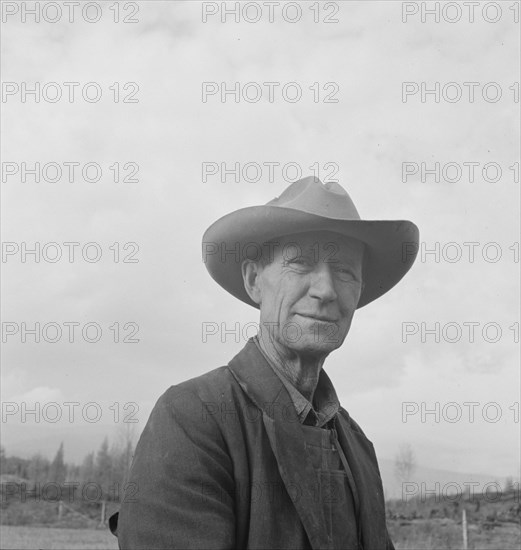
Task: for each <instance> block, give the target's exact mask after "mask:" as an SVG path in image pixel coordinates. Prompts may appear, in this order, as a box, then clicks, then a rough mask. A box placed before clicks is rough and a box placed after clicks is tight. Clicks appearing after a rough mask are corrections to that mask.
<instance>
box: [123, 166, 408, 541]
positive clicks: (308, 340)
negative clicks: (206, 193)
mask: <svg viewBox="0 0 521 550" xmlns="http://www.w3.org/2000/svg"><path fill="white" fill-rule="evenodd" d="M417 243H418V230H417V228H416V226H415V225H414V224H413V223H411V222H408V221H363V220H361V219H360V216H359V215H358V212H357V211H356V208H355V206H354V204H353V202H352V201H351V199H350V197H349V195H348V194H347V193H346V191H345V190H344V189H343V188H342V187H341V186H340V185H338V184H325V185H323V184H322V183H321V182H320V181H318V180H316V179H315V178H312V177H311V178H305V179H303V180H300V181H297V182H295V183H293V184H292V185H290V186H289V187H288V188H287V189H286V190H285V191H284V192H283V193H282V195H281V196H280V197H278V198H276V199H274V200H273V201H271V202H269V203H268V204H266V205H264V206H255V207H249V208H244V209H241V210H238V211H236V212H233V213H231V214H228V215H227V216H224V217H223V218H221V219H219V220H218V221H217V222H215V223H214V224H213V225H212V226H211V227H210V228H209V229H208V230H207V231H206V233H205V235H204V237H203V256H204V261H205V263H206V267H207V268H208V270H209V272H210V274H211V276H212V277H213V278H214V279H215V280H216V281H217V282H218V283H219V284H220V285H221V286H222V287H224V288H225V289H226V290H227V291H228V292H230V293H231V294H232V295H234V296H235V297H237V298H239V299H240V300H242V301H243V302H246V303H247V304H250V305H252V306H254V307H256V308H259V309H260V323H259V332H258V334H257V336H256V337H254V338H252V339H250V340H249V341H248V342H247V344H246V346H245V347H244V348H243V350H242V351H240V352H239V354H238V355H236V356H235V357H234V358H233V359H232V360H231V361H230V363H229V364H228V365H227V366H224V367H220V368H218V369H215V370H212V371H210V372H208V373H207V374H204V375H203V376H199V377H198V378H194V379H192V380H188V381H186V382H183V383H181V384H179V385H177V386H173V387H171V388H170V389H169V390H167V392H166V393H165V394H163V396H162V397H161V398H160V399H159V401H158V402H157V404H156V406H155V408H154V410H153V411H152V414H151V416H150V419H149V421H148V423H147V425H146V427H145V429H144V432H143V434H142V436H141V439H140V441H139V443H138V446H137V449H136V454H135V456H134V460H133V464H132V469H131V472H130V482H131V483H134V484H135V485H133V487H135V495H134V496H133V498H127V499H126V500H127V501H126V502H123V503H122V506H121V511H120V514H119V526H118V529H117V532H118V539H119V545H120V548H125V549H135V548H136V549H137V548H140V549H146V550H152V549H167V548H199V549H208V548H220V549H226V548H240V549H242V548H251V549H268V548H277V549H279V548H285V549H286V548H287V549H289V548H291V549H308V548H313V549H342V550H344V549H353V550H354V549H357V550H362V549H364V550H386V549H392V548H393V545H392V542H391V540H390V539H389V536H388V533H387V528H386V524H385V508H384V499H383V490H382V482H381V479H380V474H379V471H378V465H377V461H376V456H375V453H374V449H373V445H372V444H371V442H370V441H369V440H368V439H367V438H366V437H365V435H364V433H363V432H362V430H361V429H360V427H359V426H358V425H357V424H356V422H355V421H354V420H353V419H352V418H351V417H350V416H349V414H348V413H347V411H346V410H344V409H343V408H342V407H341V406H340V403H339V401H338V397H337V395H336V393H335V390H334V388H333V385H332V383H331V381H330V379H329V378H328V376H327V374H326V373H325V371H324V369H323V365H324V361H325V359H326V357H327V356H328V355H329V354H330V353H331V352H332V351H333V350H335V349H337V348H339V347H340V346H341V345H342V343H343V341H344V339H345V337H346V335H347V333H348V332H349V328H350V326H351V321H352V319H353V314H354V312H355V310H356V309H357V308H359V307H362V306H364V305H366V304H368V303H369V302H371V301H373V300H375V299H376V298H378V297H379V296H381V295H382V294H384V293H385V292H387V291H388V290H389V289H391V287H393V286H394V285H395V284H396V283H397V282H398V281H399V280H400V279H401V278H402V277H403V276H404V275H405V273H406V272H407V271H408V269H409V268H410V267H411V265H412V263H413V261H414V254H406V255H405V256H404V255H403V252H402V251H403V250H404V247H405V246H406V245H408V246H407V250H411V249H412V250H417V246H414V245H415V244H416V245H417Z"/></svg>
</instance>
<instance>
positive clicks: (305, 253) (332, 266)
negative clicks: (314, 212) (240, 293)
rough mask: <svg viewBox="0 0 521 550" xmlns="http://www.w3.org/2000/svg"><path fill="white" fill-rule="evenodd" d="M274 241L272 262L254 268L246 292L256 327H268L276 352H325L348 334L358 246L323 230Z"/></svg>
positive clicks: (358, 286)
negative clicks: (255, 305) (257, 313)
mask: <svg viewBox="0 0 521 550" xmlns="http://www.w3.org/2000/svg"><path fill="white" fill-rule="evenodd" d="M276 242H277V243H278V245H277V246H275V247H274V254H273V261H272V262H270V263H267V264H266V265H262V264H256V268H255V269H256V270H258V273H257V276H256V278H255V285H254V290H253V292H252V293H251V296H252V298H253V299H254V300H255V301H256V302H257V303H258V304H259V305H260V326H261V330H269V335H270V339H273V342H274V345H275V347H276V348H278V349H279V350H280V351H283V352H284V351H285V352H290V353H291V352H294V353H298V354H307V355H316V356H324V355H327V354H328V353H330V352H331V351H333V350H335V349H337V348H338V347H340V346H341V345H342V343H343V342H344V339H345V337H346V336H347V333H348V332H349V328H350V326H351V320H352V318H353V314H354V312H355V309H356V306H357V304H358V301H359V299H360V295H361V292H362V261H363V253H364V245H363V244H362V243H361V242H360V241H357V240H354V239H350V238H348V237H344V236H342V235H339V234H337V233H331V232H326V231H324V232H314V233H299V234H296V235H289V236H287V237H284V238H281V239H276ZM281 348H282V349H281Z"/></svg>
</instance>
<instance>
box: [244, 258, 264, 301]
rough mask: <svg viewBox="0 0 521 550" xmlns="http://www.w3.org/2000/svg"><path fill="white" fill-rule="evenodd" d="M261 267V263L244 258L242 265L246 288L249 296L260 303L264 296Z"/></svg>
mask: <svg viewBox="0 0 521 550" xmlns="http://www.w3.org/2000/svg"><path fill="white" fill-rule="evenodd" d="M261 269H262V268H261V267H260V265H259V263H258V262H254V261H252V260H244V262H242V265H241V270H242V280H243V281H244V289H245V290H246V292H247V293H248V296H249V297H250V298H251V299H252V300H253V301H254V302H255V303H256V304H258V305H260V304H261V297H262V292H261V288H260V281H259V274H260V270H261Z"/></svg>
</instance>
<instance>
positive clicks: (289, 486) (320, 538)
mask: <svg viewBox="0 0 521 550" xmlns="http://www.w3.org/2000/svg"><path fill="white" fill-rule="evenodd" d="M229 368H230V370H231V372H232V374H233V375H234V377H235V378H236V380H237V382H238V383H239V384H240V386H241V387H242V389H243V391H244V392H245V393H246V394H247V395H248V396H249V397H250V399H251V400H252V401H253V402H254V403H255V405H256V406H257V407H259V408H260V409H261V410H262V413H263V415H262V418H263V422H264V427H265V429H266V433H267V435H268V439H269V442H270V445H271V448H272V450H273V453H274V455H275V458H276V460H277V464H278V468H279V473H280V476H281V478H282V480H283V482H284V485H285V487H286V490H287V492H288V494H289V495H290V497H291V499H292V500H293V504H294V506H295V509H296V511H297V513H298V515H299V517H300V520H301V522H302V525H303V527H304V529H305V531H306V534H307V535H308V538H309V541H310V543H311V546H312V548H313V549H315V550H318V549H324V548H328V547H329V546H330V541H329V540H328V535H327V528H326V523H325V519H324V512H323V509H322V507H321V506H320V498H319V497H318V495H319V492H318V486H317V477H316V473H315V471H314V469H313V465H312V464H311V460H310V458H309V455H308V453H307V450H306V445H305V441H304V433H303V431H302V426H301V424H300V422H299V420H298V417H297V413H296V411H295V407H294V406H293V403H292V401H291V398H290V396H289V394H288V392H287V390H286V388H285V387H284V385H283V384H282V383H281V381H280V379H279V378H278V376H277V375H276V374H275V372H274V371H273V369H272V368H271V366H270V365H269V364H268V363H267V362H266V360H265V359H264V357H263V356H262V354H261V353H260V351H259V350H258V349H257V346H256V345H255V343H254V342H252V341H251V340H250V341H248V343H247V344H246V346H245V347H244V349H243V350H242V351H241V352H240V353H239V354H238V355H236V356H235V357H234V358H233V359H232V360H231V361H230V363H229Z"/></svg>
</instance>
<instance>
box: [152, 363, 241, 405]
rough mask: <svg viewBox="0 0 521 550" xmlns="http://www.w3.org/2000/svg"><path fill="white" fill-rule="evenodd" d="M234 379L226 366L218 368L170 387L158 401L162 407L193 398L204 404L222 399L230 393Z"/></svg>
mask: <svg viewBox="0 0 521 550" xmlns="http://www.w3.org/2000/svg"><path fill="white" fill-rule="evenodd" d="M234 384H235V378H234V377H233V375H232V374H231V372H230V369H229V368H228V366H223V367H219V368H217V369H214V370H211V371H209V372H207V373H205V374H202V375H200V376H197V377H195V378H190V379H189V380H185V381H184V382H181V383H179V384H176V385H175V386H170V387H169V388H168V389H167V390H166V391H165V392H164V393H163V395H161V397H160V398H159V400H158V403H161V404H162V405H174V406H175V404H176V403H179V402H180V401H183V402H184V401H186V400H189V399H190V398H192V400H193V399H194V398H195V399H196V400H198V401H201V402H205V401H209V400H212V399H216V398H223V397H225V395H226V394H228V393H230V389H231V387H232V385H234Z"/></svg>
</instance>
